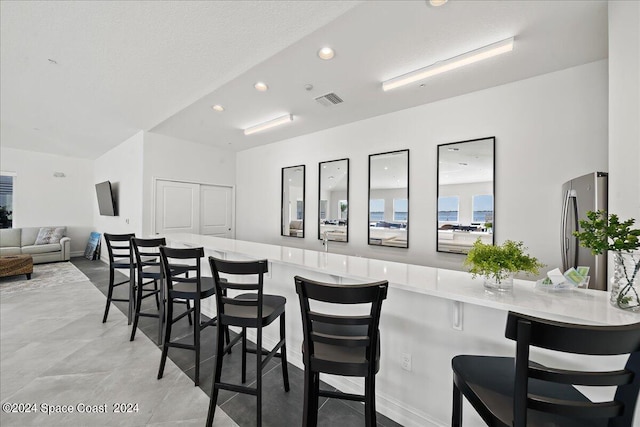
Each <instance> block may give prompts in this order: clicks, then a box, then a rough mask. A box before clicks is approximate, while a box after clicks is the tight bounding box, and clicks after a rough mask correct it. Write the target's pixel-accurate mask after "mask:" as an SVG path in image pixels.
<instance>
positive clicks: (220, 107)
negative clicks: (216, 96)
mask: <svg viewBox="0 0 640 427" xmlns="http://www.w3.org/2000/svg"><path fill="white" fill-rule="evenodd" d="M211 108H213V109H214V110H215V111H218V112H221V111H224V107H223V106H222V105H218V104H216V105H214V106H212V107H211Z"/></svg>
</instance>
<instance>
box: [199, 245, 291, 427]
mask: <svg viewBox="0 0 640 427" xmlns="http://www.w3.org/2000/svg"><path fill="white" fill-rule="evenodd" d="M209 264H210V266H211V271H212V273H213V278H214V280H215V284H216V306H217V309H218V340H217V348H216V367H215V372H214V378H213V387H212V390H211V400H210V402H209V413H208V415H207V424H206V425H207V426H208V427H211V425H212V424H213V417H214V415H215V410H216V404H217V401H218V392H219V390H220V389H222V390H230V391H234V392H237V393H246V394H250V395H253V396H256V399H257V403H256V406H257V425H258V427H260V426H261V425H262V370H263V369H264V367H265V366H266V365H267V363H268V362H269V360H271V358H272V357H274V356H275V357H279V358H280V359H281V364H282V379H283V382H284V390H285V391H287V392H288V391H289V373H288V371H287V347H286V339H285V305H286V302H287V300H286V298H285V297H282V296H279V295H266V294H263V284H264V274H265V273H266V272H267V268H268V267H267V260H260V261H225V260H221V259H217V258H214V257H209ZM220 274H228V275H231V276H235V277H236V279H232V278H231V276H229V277H228V278H226V280H225V279H224V278H221V277H220ZM228 289H234V290H240V291H248V292H249V293H243V294H241V295H238V296H236V297H234V298H232V297H228V296H227V290H228ZM278 318H280V341H279V342H278V343H277V344H276V345H275V346H274V347H273V349H272V350H271V351H266V350H264V349H263V348H262V329H263V328H264V327H265V326H268V325H270V324H271V323H272V322H274V321H275V320H276V319H278ZM229 326H237V327H240V328H242V332H241V333H240V335H237V336H236V337H234V339H233V340H231V342H230V343H228V344H227V345H226V346H225V345H224V342H223V332H224V330H225V328H228V327H229ZM247 328H255V329H256V348H255V349H249V348H247V334H246V332H247ZM240 339H242V378H241V380H242V383H245V382H246V380H247V378H246V377H247V353H255V354H256V387H255V388H253V387H247V386H241V385H238V384H231V383H225V382H222V381H221V380H220V377H221V373H222V362H223V358H224V354H225V353H227V352H229V351H230V350H231V347H233V346H234V345H235V344H236V343H237V342H238V341H239V340H240ZM263 356H265V357H264V358H263Z"/></svg>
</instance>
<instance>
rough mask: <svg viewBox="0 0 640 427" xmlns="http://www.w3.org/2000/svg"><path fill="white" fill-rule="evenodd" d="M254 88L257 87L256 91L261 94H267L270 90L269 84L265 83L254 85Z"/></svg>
mask: <svg viewBox="0 0 640 427" xmlns="http://www.w3.org/2000/svg"><path fill="white" fill-rule="evenodd" d="M253 87H255V88H256V90H257V91H260V92H266V91H267V89H269V86H267V84H266V83H263V82H258V83H256V84H254V85H253Z"/></svg>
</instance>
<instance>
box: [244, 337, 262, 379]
mask: <svg viewBox="0 0 640 427" xmlns="http://www.w3.org/2000/svg"><path fill="white" fill-rule="evenodd" d="M257 348H258V349H259V348H260V347H257ZM256 354H258V353H257V352H256ZM246 382H247V328H242V384H244V383H246Z"/></svg>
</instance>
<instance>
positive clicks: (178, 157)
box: [142, 132, 279, 236]
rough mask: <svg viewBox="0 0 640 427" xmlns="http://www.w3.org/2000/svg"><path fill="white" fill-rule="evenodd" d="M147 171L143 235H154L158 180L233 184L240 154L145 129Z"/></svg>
mask: <svg viewBox="0 0 640 427" xmlns="http://www.w3.org/2000/svg"><path fill="white" fill-rule="evenodd" d="M143 170H144V173H143V175H142V182H143V193H144V197H143V200H144V205H143V211H142V214H143V221H142V224H143V235H145V236H150V235H151V234H152V233H153V231H154V230H153V226H154V218H153V213H154V203H155V194H154V193H155V188H154V182H155V180H156V179H168V180H175V181H185V182H197V183H200V184H213V185H225V186H233V185H234V184H235V171H236V157H235V153H234V152H231V151H227V150H221V149H219V148H214V147H209V146H206V145H203V144H198V143H195V142H191V141H186V140H184V139H178V138H173V137H170V136H165V135H160V134H157V133H152V132H145V133H144V168H143ZM278 203H279V202H278ZM278 212H279V211H278ZM278 223H279V222H278ZM278 233H279V232H278Z"/></svg>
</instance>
